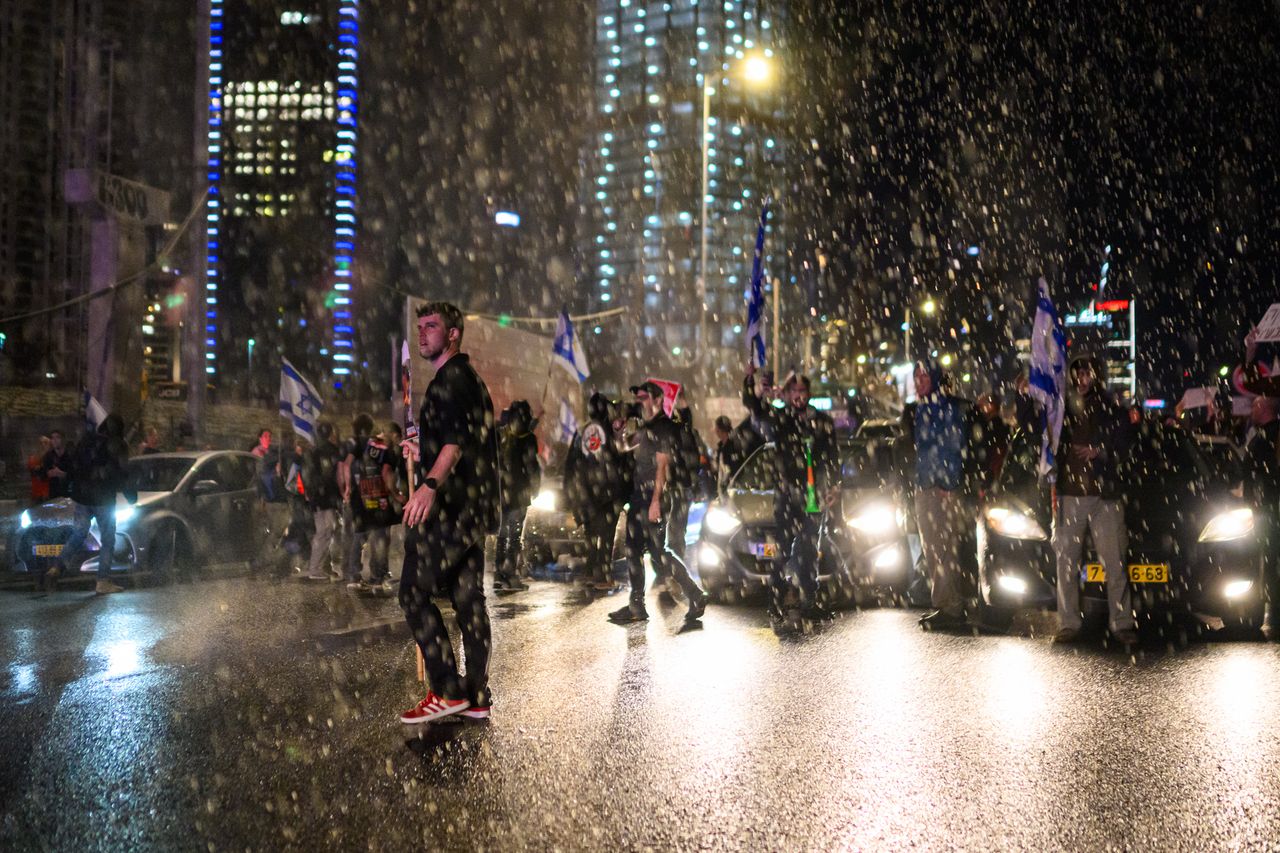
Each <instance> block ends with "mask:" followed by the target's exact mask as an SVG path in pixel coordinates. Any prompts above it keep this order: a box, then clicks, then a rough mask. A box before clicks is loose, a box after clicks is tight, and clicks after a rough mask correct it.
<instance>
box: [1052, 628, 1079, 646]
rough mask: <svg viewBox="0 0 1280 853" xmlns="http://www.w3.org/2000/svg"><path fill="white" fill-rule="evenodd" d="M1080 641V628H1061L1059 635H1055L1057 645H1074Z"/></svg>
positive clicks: (1054, 640) (1054, 639)
mask: <svg viewBox="0 0 1280 853" xmlns="http://www.w3.org/2000/svg"><path fill="white" fill-rule="evenodd" d="M1078 639H1080V629H1079V628H1059V629H1058V633H1056V634H1054V635H1053V642H1054V644H1055V645H1067V644H1069V643H1074V642H1075V641H1076V640H1078Z"/></svg>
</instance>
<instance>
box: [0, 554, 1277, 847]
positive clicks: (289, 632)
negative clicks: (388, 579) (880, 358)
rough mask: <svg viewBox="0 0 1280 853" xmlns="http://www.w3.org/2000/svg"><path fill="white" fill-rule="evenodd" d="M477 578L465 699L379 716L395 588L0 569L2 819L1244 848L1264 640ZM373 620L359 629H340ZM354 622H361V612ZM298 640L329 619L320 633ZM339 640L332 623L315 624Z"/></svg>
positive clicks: (311, 833)
mask: <svg viewBox="0 0 1280 853" xmlns="http://www.w3.org/2000/svg"><path fill="white" fill-rule="evenodd" d="M620 597H621V596H620V595H619V594H614V595H606V596H590V595H582V594H579V593H575V592H574V591H573V590H571V589H570V588H569V587H568V586H567V585H565V584H553V583H546V582H539V583H535V584H534V587H533V589H531V590H530V591H528V592H525V593H520V594H517V595H512V596H503V597H491V599H490V610H491V613H492V615H493V617H494V620H493V624H494V641H495V645H496V653H495V656H494V661H493V674H492V679H493V686H494V694H495V705H494V717H493V720H492V721H491V722H487V723H476V722H470V721H466V722H464V721H457V722H449V723H445V724H440V725H436V726H430V727H425V728H411V727H405V726H402V725H401V724H399V722H397V720H396V717H397V715H398V713H399V712H400V711H401V710H403V709H404V708H405V707H408V706H409V705H410V704H412V703H413V702H414V701H416V699H417V698H420V694H419V690H420V688H419V687H418V685H417V684H416V682H415V681H414V678H413V671H414V658H413V652H412V647H411V646H410V644H409V642H408V639H407V633H404V632H401V631H397V630H394V629H389V628H387V626H394V624H395V616H396V613H397V611H396V604H395V601H394V599H358V598H354V597H352V596H350V595H348V594H347V593H346V592H345V591H344V590H342V589H341V588H340V587H338V586H322V587H319V588H316V587H306V586H300V585H298V584H294V583H289V582H287V581H284V582H282V581H270V580H264V579H255V578H237V579H229V580H213V581H208V582H199V583H190V584H183V585H178V586H173V587H159V588H154V589H145V590H136V591H131V592H128V593H125V594H123V595H117V596H112V597H110V598H106V599H97V598H94V597H92V596H91V595H89V594H87V593H84V592H74V591H70V592H58V593H55V594H52V595H49V596H45V597H34V596H31V595H29V594H24V593H16V592H8V593H0V652H3V660H4V665H3V667H0V703H2V705H0V707H2V708H3V712H4V714H3V717H4V720H5V724H4V726H3V731H2V732H0V756H2V757H0V809H2V810H3V819H2V820H0V844H2V845H3V846H4V847H5V848H6V849H28V848H60V849H79V848H82V847H93V848H97V847H101V848H121V847H133V848H151V847H162V848H189V847H195V846H201V847H203V846H206V845H212V846H213V847H214V848H223V847H241V848H244V847H249V848H264V847H265V848H276V847H281V846H299V847H302V846H306V847H312V848H316V847H325V848H328V847H343V848H354V847H372V848H388V847H397V848H422V847H429V848H446V849H461V848H475V847H481V846H501V847H503V848H505V849H521V848H537V849H548V848H552V847H560V848H570V849H581V848H624V849H635V848H643V847H652V848H671V849H689V848H723V849H753V850H754V849H833V848H851V849H866V848H901V847H908V846H920V847H928V848H938V847H954V848H967V849H979V848H980V849H990V848H992V847H999V848H1022V849H1025V848H1035V849H1086V848H1087V849H1093V848H1099V847H1103V846H1106V845H1107V844H1108V843H1109V842H1110V843H1112V844H1113V845H1116V846H1121V847H1124V846H1138V845H1141V846H1153V847H1158V848H1183V849H1209V848H1221V847H1265V846H1266V845H1267V844H1269V843H1273V841H1274V839H1275V838H1277V837H1280V777H1277V776H1276V774H1275V773H1274V772H1273V768H1274V766H1275V764H1276V762H1277V759H1280V716H1278V715H1277V714H1276V713H1275V709H1276V708H1277V707H1280V649H1278V648H1277V647H1276V646H1273V645H1266V644H1262V643H1251V642H1216V641H1215V642H1191V643H1183V644H1178V643H1175V644H1174V645H1173V646H1172V647H1164V646H1162V645H1160V644H1159V643H1153V644H1152V645H1149V646H1147V647H1146V648H1144V650H1143V651H1142V652H1141V653H1139V654H1138V655H1136V656H1134V657H1127V656H1125V655H1123V654H1121V653H1118V652H1115V651H1108V650H1106V649H1104V648H1103V647H1102V646H1101V645H1098V646H1089V645H1085V646H1082V647H1078V648H1072V649H1063V648H1060V647H1054V646H1051V645H1049V644H1048V642H1047V641H1045V640H1044V639H1032V638H1026V637H1004V636H969V635H931V634H925V633H923V632H921V631H920V630H919V628H918V627H916V624H915V619H916V617H917V615H918V614H914V613H911V612H908V611H900V610H894V609H882V610H874V609H873V610H864V611H857V612H847V613H844V614H842V615H841V617H840V618H839V619H838V620H837V621H836V622H835V623H833V624H831V625H829V626H826V627H823V628H821V629H819V630H816V631H814V632H813V633H811V634H808V635H800V636H790V637H784V638H780V637H778V636H776V635H775V634H774V633H773V632H772V631H771V630H769V629H768V628H767V627H766V625H765V623H764V619H763V614H762V612H761V610H760V609H758V608H755V607H749V606H738V607H713V608H712V609H711V610H710V611H709V612H708V614H707V615H706V617H705V618H704V620H703V621H704V628H703V630H701V631H696V632H692V633H680V627H681V624H682V613H683V611H682V608H681V607H679V606H675V607H671V606H663V605H661V604H659V603H658V602H656V601H651V602H650V612H651V614H652V618H651V619H650V621H649V622H648V623H645V624H639V625H631V626H627V627H619V626H615V625H611V624H608V623H607V622H606V620H605V614H607V613H608V611H609V610H611V609H613V608H615V607H616V606H618V601H619V599H620ZM375 625H376V626H380V627H379V631H378V633H368V632H365V627H366V626H375ZM362 632H363V633H362ZM321 638H327V639H324V640H322V639H321ZM335 638H336V639H335Z"/></svg>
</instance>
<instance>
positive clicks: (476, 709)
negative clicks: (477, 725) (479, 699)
mask: <svg viewBox="0 0 1280 853" xmlns="http://www.w3.org/2000/svg"><path fill="white" fill-rule="evenodd" d="M458 716H459V717H466V718H467V719H468V720H487V719H489V706H488V705H472V706H471V707H470V708H468V709H467V710H465V711H461V712H459V713H458Z"/></svg>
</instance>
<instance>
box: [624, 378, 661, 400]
mask: <svg viewBox="0 0 1280 853" xmlns="http://www.w3.org/2000/svg"><path fill="white" fill-rule="evenodd" d="M641 391H643V392H644V393H646V394H648V395H649V396H650V397H654V398H656V399H659V400H661V399H662V396H663V395H662V388H661V387H660V386H659V385H658V383H656V382H650V381H649V380H648V379H646V380H645V381H643V382H641V383H640V384H639V385H632V386H631V393H632V394H639V393H640V392H641Z"/></svg>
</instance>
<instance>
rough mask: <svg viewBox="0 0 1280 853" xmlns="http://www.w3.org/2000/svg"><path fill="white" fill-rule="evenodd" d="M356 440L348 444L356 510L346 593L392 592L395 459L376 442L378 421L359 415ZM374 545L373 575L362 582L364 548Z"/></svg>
mask: <svg viewBox="0 0 1280 853" xmlns="http://www.w3.org/2000/svg"><path fill="white" fill-rule="evenodd" d="M351 430H352V433H353V434H354V438H352V439H351V440H350V441H349V442H347V446H346V455H345V458H344V459H343V472H344V476H345V477H346V488H345V490H344V491H346V493H347V503H348V505H349V506H350V507H351V528H352V530H351V538H350V539H348V540H347V555H346V557H347V559H346V569H345V572H344V574H345V575H346V578H347V580H348V581H349V583H348V584H347V589H349V590H351V591H352V592H355V593H362V594H372V593H378V592H389V591H390V590H389V589H388V588H385V587H384V585H385V584H386V583H387V580H388V576H389V574H390V569H389V566H388V563H387V556H388V554H387V552H388V550H389V548H390V546H391V525H393V524H394V523H395V522H396V521H397V520H398V519H397V517H396V512H395V507H394V505H393V503H392V491H393V489H394V487H395V467H394V462H395V458H394V455H393V454H392V453H391V451H390V449H389V448H388V447H387V445H386V443H385V442H383V441H382V440H380V439H379V438H375V437H374V436H373V435H372V433H373V418H371V417H369V416H368V415H367V414H363V413H362V414H360V415H357V416H356V419H355V421H354V422H353V423H352V425H351ZM366 543H367V544H368V546H369V576H368V578H367V579H365V578H364V577H361V569H362V565H361V564H362V562H363V560H362V557H363V552H364V546H365V544H366Z"/></svg>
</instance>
